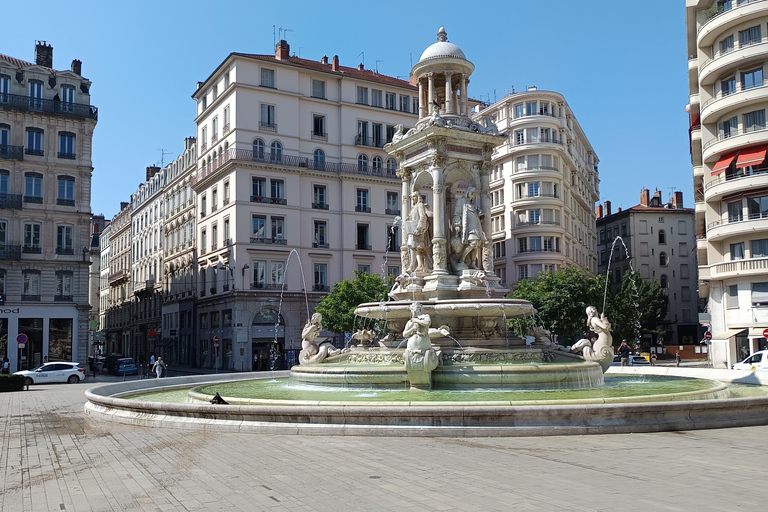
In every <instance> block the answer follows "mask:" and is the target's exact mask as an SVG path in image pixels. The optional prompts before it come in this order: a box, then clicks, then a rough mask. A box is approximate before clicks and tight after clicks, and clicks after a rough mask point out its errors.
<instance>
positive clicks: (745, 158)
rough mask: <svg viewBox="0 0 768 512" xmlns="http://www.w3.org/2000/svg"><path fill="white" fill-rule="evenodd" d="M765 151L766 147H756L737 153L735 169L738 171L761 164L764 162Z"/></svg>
mask: <svg viewBox="0 0 768 512" xmlns="http://www.w3.org/2000/svg"><path fill="white" fill-rule="evenodd" d="M766 151H768V146H758V147H756V148H750V149H747V150H741V151H739V158H738V159H737V160H736V168H737V169H738V168H740V167H747V166H749V165H757V164H760V163H762V162H763V160H765V153H766Z"/></svg>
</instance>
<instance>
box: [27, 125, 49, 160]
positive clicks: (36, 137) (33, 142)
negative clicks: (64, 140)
mask: <svg viewBox="0 0 768 512" xmlns="http://www.w3.org/2000/svg"><path fill="white" fill-rule="evenodd" d="M25 152H26V154H28V155H37V156H43V155H44V153H43V130H41V129H39V128H27V148H26V150H25Z"/></svg>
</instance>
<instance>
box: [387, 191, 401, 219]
mask: <svg viewBox="0 0 768 512" xmlns="http://www.w3.org/2000/svg"><path fill="white" fill-rule="evenodd" d="M386 214H387V215H400V196H399V194H398V193H397V192H387V211H386Z"/></svg>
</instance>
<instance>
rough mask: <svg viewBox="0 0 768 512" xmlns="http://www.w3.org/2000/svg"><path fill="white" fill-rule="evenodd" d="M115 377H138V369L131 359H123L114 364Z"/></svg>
mask: <svg viewBox="0 0 768 512" xmlns="http://www.w3.org/2000/svg"><path fill="white" fill-rule="evenodd" d="M113 373H114V374H115V375H120V376H122V375H138V374H139V368H138V367H137V366H136V363H135V362H134V360H133V358H132V357H123V358H121V359H118V360H117V361H116V362H115V368H114V370H113Z"/></svg>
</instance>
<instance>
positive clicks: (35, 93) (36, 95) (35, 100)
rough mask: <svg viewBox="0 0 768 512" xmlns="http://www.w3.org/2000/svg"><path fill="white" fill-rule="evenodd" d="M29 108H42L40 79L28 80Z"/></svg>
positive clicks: (41, 83)
mask: <svg viewBox="0 0 768 512" xmlns="http://www.w3.org/2000/svg"><path fill="white" fill-rule="evenodd" d="M29 108H30V109H31V110H42V108H43V82H41V81H40V80H30V81H29Z"/></svg>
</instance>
